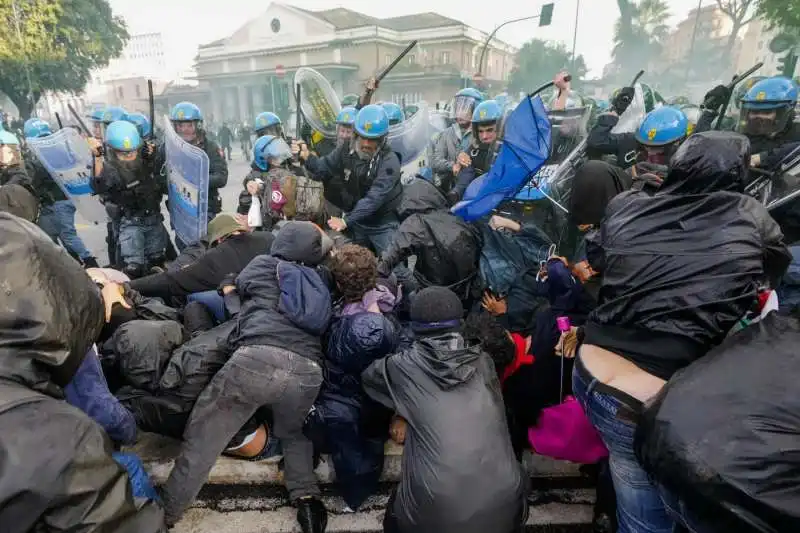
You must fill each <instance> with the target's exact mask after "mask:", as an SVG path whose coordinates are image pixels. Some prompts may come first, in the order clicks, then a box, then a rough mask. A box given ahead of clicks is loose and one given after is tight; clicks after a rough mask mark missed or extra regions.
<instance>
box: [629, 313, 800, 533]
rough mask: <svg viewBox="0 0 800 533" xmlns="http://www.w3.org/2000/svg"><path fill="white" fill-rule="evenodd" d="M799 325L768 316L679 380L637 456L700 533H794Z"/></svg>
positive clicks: (653, 410) (652, 408)
mask: <svg viewBox="0 0 800 533" xmlns="http://www.w3.org/2000/svg"><path fill="white" fill-rule="evenodd" d="M798 345H800V323H799V322H798V321H797V320H796V319H793V318H788V317H784V316H779V315H778V314H776V313H772V314H770V315H768V316H767V318H766V319H765V320H764V321H763V322H761V323H759V324H755V325H753V326H750V327H747V328H745V329H744V330H742V331H740V332H738V333H736V334H735V335H733V336H731V337H729V338H728V339H727V340H726V341H725V342H724V343H723V344H721V345H720V346H719V347H717V348H716V349H714V350H713V351H711V352H710V353H709V354H708V355H706V356H705V357H703V358H702V359H700V360H699V361H696V362H695V363H693V364H692V365H691V366H689V367H688V368H686V369H685V370H684V371H682V372H680V373H678V374H676V375H675V376H674V377H673V378H672V379H671V380H670V381H669V383H667V385H666V386H665V387H664V389H663V390H662V391H661V393H660V394H659V395H658V396H657V397H656V398H655V399H654V400H653V401H652V402H651V404H650V405H649V407H648V408H647V410H646V411H645V412H644V414H643V416H642V418H641V421H640V423H639V426H638V428H637V436H636V445H637V450H636V453H637V457H639V460H640V461H641V462H642V465H644V467H645V469H646V470H647V471H648V472H649V473H650V475H652V476H653V478H654V479H655V480H656V481H658V482H659V483H661V484H663V485H664V486H665V487H667V488H668V489H670V491H672V492H673V493H674V494H675V495H677V496H679V497H680V499H681V500H683V502H684V505H685V506H686V508H687V509H688V511H689V512H690V513H691V515H692V519H693V520H694V521H700V522H702V523H704V525H705V526H706V528H705V529H704V531H718V532H720V533H722V532H729V531H731V532H732V531H736V532H739V533H746V532H764V533H779V532H788V531H800V395H798V394H797V382H798V378H799V377H800V352H798V350H797V347H798Z"/></svg>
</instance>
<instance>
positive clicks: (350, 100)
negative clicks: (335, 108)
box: [342, 94, 361, 107]
mask: <svg viewBox="0 0 800 533" xmlns="http://www.w3.org/2000/svg"><path fill="white" fill-rule="evenodd" d="M360 99H361V98H359V96H358V95H357V94H346V95H344V96H343V97H342V107H355V106H357V105H358V102H359V100H360Z"/></svg>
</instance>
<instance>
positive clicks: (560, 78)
mask: <svg viewBox="0 0 800 533" xmlns="http://www.w3.org/2000/svg"><path fill="white" fill-rule="evenodd" d="M567 76H569V73H568V72H563V71H562V72H559V73H558V74H556V77H555V78H553V84H554V85H555V86H556V88H557V89H560V90H562V91H565V90H569V87H570V83H569V82H568V81H567V80H566V77H567Z"/></svg>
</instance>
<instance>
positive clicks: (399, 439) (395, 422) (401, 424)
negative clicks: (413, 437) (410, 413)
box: [389, 415, 408, 444]
mask: <svg viewBox="0 0 800 533" xmlns="http://www.w3.org/2000/svg"><path fill="white" fill-rule="evenodd" d="M407 428H408V422H406V421H405V419H404V418H403V417H402V416H400V415H394V416H393V417H392V424H391V425H390V426H389V435H390V436H391V437H392V440H393V441H394V442H396V443H397V444H403V443H404V442H405V441H406V429H407Z"/></svg>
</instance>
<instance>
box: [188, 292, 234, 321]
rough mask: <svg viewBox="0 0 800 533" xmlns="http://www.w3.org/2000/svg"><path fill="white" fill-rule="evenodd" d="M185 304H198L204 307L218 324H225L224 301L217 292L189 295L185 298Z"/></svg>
mask: <svg viewBox="0 0 800 533" xmlns="http://www.w3.org/2000/svg"><path fill="white" fill-rule="evenodd" d="M186 301H187V302H200V303H201V304H203V305H205V306H206V309H208V311H209V312H210V313H211V315H212V316H213V317H214V320H216V321H217V322H219V323H222V322H225V299H224V298H223V297H222V296H220V295H219V293H218V292H217V291H204V292H196V293H194V294H190V295H189V296H187V297H186Z"/></svg>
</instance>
